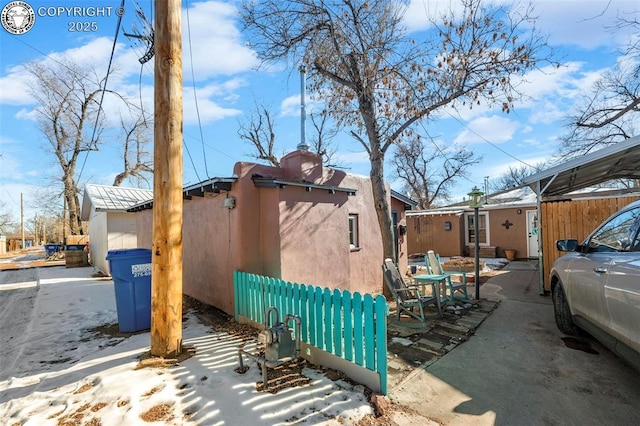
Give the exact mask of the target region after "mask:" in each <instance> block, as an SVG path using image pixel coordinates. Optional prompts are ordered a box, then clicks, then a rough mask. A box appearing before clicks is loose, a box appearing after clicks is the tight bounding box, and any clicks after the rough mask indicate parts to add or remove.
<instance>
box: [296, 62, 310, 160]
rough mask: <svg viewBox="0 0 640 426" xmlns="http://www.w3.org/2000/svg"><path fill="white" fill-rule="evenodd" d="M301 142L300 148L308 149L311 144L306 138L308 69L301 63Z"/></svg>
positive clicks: (298, 147)
mask: <svg viewBox="0 0 640 426" xmlns="http://www.w3.org/2000/svg"><path fill="white" fill-rule="evenodd" d="M299 69H300V143H299V144H298V146H297V149H298V150H301V151H308V150H309V145H307V143H306V141H305V139H306V133H307V132H306V126H305V121H306V119H307V113H306V110H305V99H304V98H305V95H306V87H307V84H306V78H305V74H306V72H307V69H306V68H305V66H304V65H300V68H299Z"/></svg>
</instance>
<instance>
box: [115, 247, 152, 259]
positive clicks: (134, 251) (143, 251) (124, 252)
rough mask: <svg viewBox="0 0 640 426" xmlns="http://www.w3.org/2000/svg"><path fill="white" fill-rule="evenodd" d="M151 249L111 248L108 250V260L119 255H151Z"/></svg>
mask: <svg viewBox="0 0 640 426" xmlns="http://www.w3.org/2000/svg"><path fill="white" fill-rule="evenodd" d="M150 255H151V250H149V249H146V248H130V249H117V250H109V251H108V252H107V257H106V260H109V259H113V258H117V257H131V256H150Z"/></svg>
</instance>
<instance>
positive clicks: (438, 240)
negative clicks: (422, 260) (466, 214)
mask: <svg viewBox="0 0 640 426" xmlns="http://www.w3.org/2000/svg"><path fill="white" fill-rule="evenodd" d="M446 222H450V223H451V230H450V231H447V230H445V223H446ZM407 240H408V251H409V254H415V253H427V251H429V250H433V251H434V252H436V253H438V254H439V255H440V256H446V257H451V256H462V255H463V254H464V222H463V217H462V216H461V215H458V214H435V215H420V216H408V217H407Z"/></svg>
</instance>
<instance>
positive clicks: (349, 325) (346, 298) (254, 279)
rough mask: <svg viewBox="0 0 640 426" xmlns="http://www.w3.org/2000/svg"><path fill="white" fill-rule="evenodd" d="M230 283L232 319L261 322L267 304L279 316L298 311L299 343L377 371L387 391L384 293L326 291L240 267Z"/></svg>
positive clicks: (295, 313)
mask: <svg viewBox="0 0 640 426" xmlns="http://www.w3.org/2000/svg"><path fill="white" fill-rule="evenodd" d="M233 282H234V295H235V318H236V321H238V319H239V317H240V316H242V317H245V318H247V319H249V320H251V321H254V322H257V323H260V324H264V322H265V317H264V316H265V312H266V310H267V309H268V308H269V307H271V306H275V307H276V308H277V309H278V311H279V312H280V313H281V315H285V314H293V315H298V316H299V317H300V321H301V330H300V339H301V341H303V342H305V343H307V344H308V345H311V346H315V347H316V348H318V349H321V350H324V351H326V352H329V353H331V354H333V355H335V356H337V357H339V358H342V359H345V360H347V361H350V362H352V363H354V364H356V365H359V366H361V367H363V368H367V369H368V370H371V371H373V372H375V373H377V374H378V375H379V377H380V389H381V392H382V393H383V394H384V395H386V394H387V315H388V313H389V307H388V304H387V300H386V299H385V298H384V296H382V295H377V296H376V297H375V298H374V297H373V296H372V295H370V294H365V295H362V294H360V293H358V292H354V293H353V294H351V293H350V292H349V291H347V290H344V291H340V290H338V289H334V290H333V291H332V290H330V289H328V288H321V287H317V286H313V285H308V284H298V283H290V282H287V281H284V280H280V279H277V278H271V277H265V276H261V275H255V274H250V273H247V272H242V271H234V280H233ZM270 325H271V324H270Z"/></svg>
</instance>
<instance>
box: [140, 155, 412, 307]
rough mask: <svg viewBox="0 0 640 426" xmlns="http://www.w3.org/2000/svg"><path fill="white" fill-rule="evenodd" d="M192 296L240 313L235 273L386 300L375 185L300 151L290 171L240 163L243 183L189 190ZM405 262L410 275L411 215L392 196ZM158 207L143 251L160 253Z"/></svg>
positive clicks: (406, 203)
mask: <svg viewBox="0 0 640 426" xmlns="http://www.w3.org/2000/svg"><path fill="white" fill-rule="evenodd" d="M183 192H184V200H185V201H184V205H183V215H184V223H183V291H184V293H185V294H187V295H189V296H192V297H194V298H196V299H198V300H201V301H203V302H205V303H207V304H210V305H213V306H216V307H218V308H220V309H222V310H223V311H225V312H227V313H233V310H234V295H233V271H234V270H240V271H246V272H250V273H255V274H261V275H267V276H271V277H275V278H282V279H284V280H288V281H291V282H297V283H305V284H313V285H319V286H323V287H325V286H326V287H330V288H339V289H342V290H350V291H352V292H353V291H358V292H361V293H380V292H382V286H383V278H382V268H381V265H382V262H383V250H382V241H381V236H380V229H379V226H378V220H377V215H376V208H375V203H374V202H373V196H372V192H371V180H370V179H369V178H368V177H365V176H358V175H354V174H349V173H346V172H344V171H341V170H335V169H331V168H327V167H323V165H322V157H321V156H319V155H317V154H314V153H311V152H308V151H294V152H292V153H290V154H288V155H286V156H285V157H284V158H282V160H281V167H271V166H266V165H260V164H254V163H245V162H241V163H236V165H235V167H234V170H233V176H232V177H223V178H211V179H208V180H206V181H204V182H200V183H198V184H195V185H192V186H189V187H186V188H185V189H184V191H183ZM389 202H390V203H391V208H392V212H393V213H392V220H393V223H394V229H395V231H396V244H397V248H398V249H397V252H398V256H397V258H398V259H397V260H398V263H399V265H400V267H401V268H404V269H406V265H407V250H406V232H405V231H406V220H405V210H406V209H408V208H411V206H412V201H411V200H409V199H408V198H406V197H404V196H402V195H401V194H398V193H395V192H394V193H393V196H390V200H389ZM152 208H153V203H152V202H148V203H142V204H140V205H138V206H136V207H135V208H133V209H131V211H138V212H139V213H138V214H137V229H138V245H139V246H141V247H148V248H151V246H152V218H153V215H152V210H151V209H152Z"/></svg>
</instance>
